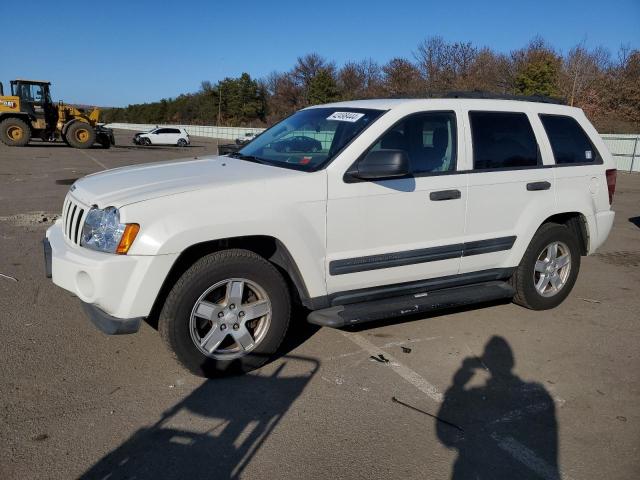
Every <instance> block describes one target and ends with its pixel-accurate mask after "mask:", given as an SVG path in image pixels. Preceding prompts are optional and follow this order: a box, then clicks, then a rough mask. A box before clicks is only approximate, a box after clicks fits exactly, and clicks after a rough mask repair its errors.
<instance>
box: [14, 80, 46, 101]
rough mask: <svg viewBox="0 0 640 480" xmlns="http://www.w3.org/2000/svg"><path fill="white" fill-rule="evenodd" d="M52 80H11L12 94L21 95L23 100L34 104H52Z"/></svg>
mask: <svg viewBox="0 0 640 480" xmlns="http://www.w3.org/2000/svg"><path fill="white" fill-rule="evenodd" d="M50 85H51V83H50V82H39V81H35V80H11V95H13V96H15V97H19V98H20V101H21V102H24V103H28V104H31V105H33V106H38V107H44V106H45V105H51V104H52V101H51V93H50V90H49V86H50Z"/></svg>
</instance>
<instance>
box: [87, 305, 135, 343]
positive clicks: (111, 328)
mask: <svg viewBox="0 0 640 480" xmlns="http://www.w3.org/2000/svg"><path fill="white" fill-rule="evenodd" d="M81 305H82V309H83V310H84V313H86V315H87V317H89V320H91V323H93V324H94V325H95V327H96V328H97V329H98V330H100V331H101V332H103V333H106V334H107V335H125V334H127V333H136V332H137V331H138V330H139V329H140V324H141V323H142V317H138V318H116V317H112V316H111V315H109V314H108V313H105V312H103V311H102V310H100V309H99V308H98V307H96V306H95V305H91V304H90V303H85V302H82V304H81Z"/></svg>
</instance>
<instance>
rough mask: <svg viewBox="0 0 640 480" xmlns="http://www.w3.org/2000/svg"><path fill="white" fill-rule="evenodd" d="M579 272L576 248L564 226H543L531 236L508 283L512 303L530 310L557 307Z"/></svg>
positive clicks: (578, 249) (572, 238) (576, 242)
mask: <svg viewBox="0 0 640 480" xmlns="http://www.w3.org/2000/svg"><path fill="white" fill-rule="evenodd" d="M579 270H580V247H579V245H578V241H577V239H576V237H575V235H574V234H573V233H572V232H571V231H570V230H569V229H568V228H567V227H566V226H564V225H558V224H555V223H547V224H544V225H542V226H541V227H540V228H539V229H538V231H537V232H536V234H535V235H534V237H533V239H532V240H531V243H530V244H529V247H528V248H527V251H526V252H525V254H524V256H523V257H522V261H521V262H520V265H519V266H518V268H517V269H516V271H515V273H514V275H513V277H512V278H511V284H512V285H513V287H514V288H515V290H516V295H515V297H514V299H513V300H514V302H515V303H517V304H518V305H522V306H523V307H526V308H530V309H532V310H547V309H550V308H555V307H557V306H558V305H560V304H561V303H562V302H563V301H564V299H565V298H567V296H568V295H569V293H570V292H571V290H572V289H573V286H574V284H575V283H576V279H577V278H578V272H579Z"/></svg>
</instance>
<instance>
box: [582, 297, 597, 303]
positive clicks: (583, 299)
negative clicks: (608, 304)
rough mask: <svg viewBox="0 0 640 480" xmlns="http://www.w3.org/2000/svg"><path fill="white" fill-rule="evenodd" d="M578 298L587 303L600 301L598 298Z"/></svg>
mask: <svg viewBox="0 0 640 480" xmlns="http://www.w3.org/2000/svg"><path fill="white" fill-rule="evenodd" d="M580 300H582V301H583V302H587V303H602V302H601V301H600V300H594V299H593V298H581V299H580Z"/></svg>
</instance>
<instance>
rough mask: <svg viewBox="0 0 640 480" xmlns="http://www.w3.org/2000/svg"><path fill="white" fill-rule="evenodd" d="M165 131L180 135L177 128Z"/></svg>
mask: <svg viewBox="0 0 640 480" xmlns="http://www.w3.org/2000/svg"><path fill="white" fill-rule="evenodd" d="M167 130H168V131H169V132H168V133H180V130H178V129H177V128H168V129H167Z"/></svg>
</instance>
